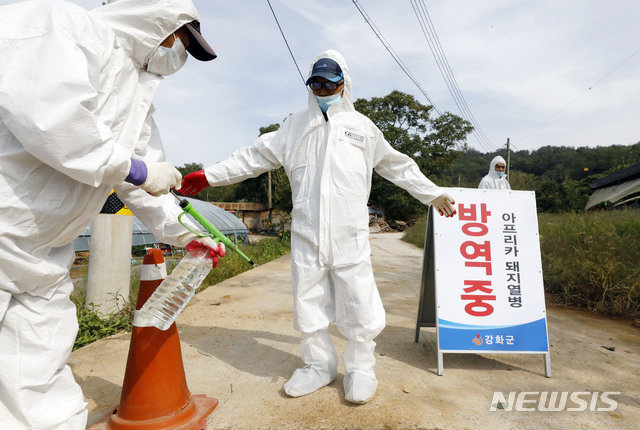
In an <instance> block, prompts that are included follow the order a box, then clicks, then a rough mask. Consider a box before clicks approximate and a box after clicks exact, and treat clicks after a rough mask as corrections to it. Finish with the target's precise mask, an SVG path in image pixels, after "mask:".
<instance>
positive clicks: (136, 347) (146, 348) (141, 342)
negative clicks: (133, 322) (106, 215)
mask: <svg viewBox="0 0 640 430" xmlns="http://www.w3.org/2000/svg"><path fill="white" fill-rule="evenodd" d="M166 275H167V271H166V269H165V265H164V257H163V255H162V251H161V250H159V249H150V250H149V251H147V255H145V256H144V260H143V266H142V272H141V274H140V291H139V292H138V302H137V303H136V309H137V310H139V309H140V308H141V307H142V305H143V304H144V303H145V302H146V301H147V299H148V298H149V296H151V294H152V293H153V292H154V291H155V289H156V288H157V287H158V285H160V283H161V282H162V280H163V279H164V278H165V277H166ZM216 406H218V400H217V399H212V398H209V397H207V396H205V395H204V394H198V395H194V396H192V395H191V393H190V392H189V388H188V387H187V381H186V379H185V375H184V367H183V364H182V352H181V351H180V339H179V338H178V331H177V329H176V325H175V323H174V324H172V325H171V327H169V329H168V330H166V331H162V330H159V329H157V328H155V327H133V330H132V333H131V344H130V346H129V358H128V359H127V369H126V371H125V375H124V382H123V384H122V394H121V396H120V405H119V406H118V408H117V409H115V410H114V411H113V412H112V413H110V414H107V415H106V416H105V417H104V418H103V419H102V420H101V421H100V422H98V423H96V424H94V425H93V426H91V427H90V429H95V430H106V429H110V430H125V429H136V430H161V429H181V430H204V429H205V427H206V425H207V422H206V418H207V416H208V415H209V414H210V413H211V412H212V411H213V410H214V409H215V407H216Z"/></svg>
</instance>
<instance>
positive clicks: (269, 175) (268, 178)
mask: <svg viewBox="0 0 640 430" xmlns="http://www.w3.org/2000/svg"><path fill="white" fill-rule="evenodd" d="M267 183H268V184H269V185H268V190H269V197H268V203H267V210H268V211H269V219H271V170H269V172H268V176H267Z"/></svg>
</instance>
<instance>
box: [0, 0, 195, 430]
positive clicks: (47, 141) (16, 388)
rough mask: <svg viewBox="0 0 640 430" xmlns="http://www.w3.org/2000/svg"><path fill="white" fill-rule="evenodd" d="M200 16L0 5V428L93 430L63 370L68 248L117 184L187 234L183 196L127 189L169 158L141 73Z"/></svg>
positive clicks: (158, 228)
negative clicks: (136, 163) (134, 169)
mask: <svg viewBox="0 0 640 430" xmlns="http://www.w3.org/2000/svg"><path fill="white" fill-rule="evenodd" d="M195 19H197V14H196V10H195V7H194V6H193V4H192V3H191V1H190V0H157V1H149V0H127V1H117V2H114V3H111V4H109V5H107V6H103V7H100V8H98V9H96V10H93V11H90V12H87V11H86V10H84V9H82V8H80V7H78V6H75V5H73V4H70V3H66V2H59V1H51V0H41V1H29V2H21V3H15V4H11V5H8V6H3V7H0V55H1V57H2V73H0V195H1V196H2V198H1V199H0V428H2V429H20V428H35V429H50V428H84V422H85V420H86V410H85V409H84V408H85V403H84V399H83V395H82V391H81V389H80V387H79V386H78V385H77V384H76V383H75V381H74V379H73V376H72V374H71V370H70V369H69V367H68V366H67V365H66V364H65V363H66V360H67V358H68V356H69V353H70V352H71V348H72V346H73V342H74V339H75V335H76V332H77V327H78V324H77V320H76V315H75V307H74V306H73V304H72V303H71V301H70V300H69V295H70V293H71V291H72V290H73V285H72V283H71V281H70V279H69V272H68V269H69V267H70V265H71V263H72V262H73V261H74V257H75V254H74V250H73V247H72V244H71V242H72V241H73V240H74V239H75V238H76V237H77V236H78V235H79V234H80V233H81V232H82V230H83V229H84V228H85V226H86V225H87V224H89V223H90V222H91V221H92V219H93V218H94V216H95V215H96V214H97V213H98V212H99V211H100V209H101V207H102V205H103V204H104V202H105V200H106V198H107V196H108V195H109V192H110V190H111V188H115V190H116V192H117V194H118V196H119V197H120V198H121V199H122V200H123V201H124V203H125V204H126V205H127V206H128V207H129V208H131V209H132V210H133V212H134V213H135V214H136V215H137V216H138V217H139V218H140V219H141V220H142V221H143V222H144V223H145V224H146V225H147V226H149V228H150V229H151V230H152V231H153V233H154V234H155V236H156V237H157V238H158V239H159V240H161V241H164V242H167V243H173V244H176V243H177V242H176V241H177V238H178V237H179V236H180V235H182V234H184V233H185V231H186V230H185V229H184V228H183V227H182V226H181V225H180V224H179V223H178V222H177V215H178V214H179V213H180V212H181V209H180V208H179V207H178V206H177V205H176V204H175V203H174V201H173V197H172V196H170V195H164V196H162V197H152V196H150V195H149V194H147V193H146V192H144V191H143V190H141V189H139V188H138V187H135V186H133V185H131V184H128V183H125V182H123V181H124V179H125V177H126V176H127V174H128V172H129V168H130V164H131V161H130V158H131V157H135V158H138V159H141V160H143V161H145V162H147V163H149V162H157V161H162V160H164V151H163V148H162V143H161V142H160V139H159V135H158V130H157V128H156V126H155V124H154V122H153V118H152V113H153V106H152V105H151V101H152V99H153V96H154V94H155V91H156V89H157V87H158V85H159V83H160V81H161V80H162V78H161V77H160V76H158V75H154V74H151V73H148V72H146V71H144V67H145V62H146V60H147V58H148V57H149V56H150V54H151V53H152V52H153V51H154V50H155V49H156V47H157V46H158V45H159V44H160V42H162V40H164V39H165V38H166V37H167V36H168V35H170V34H171V33H173V32H174V31H175V30H176V29H178V28H179V27H181V26H182V25H183V24H185V23H187V22H190V21H193V20H195Z"/></svg>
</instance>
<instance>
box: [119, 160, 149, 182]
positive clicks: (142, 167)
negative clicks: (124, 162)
mask: <svg viewBox="0 0 640 430" xmlns="http://www.w3.org/2000/svg"><path fill="white" fill-rule="evenodd" d="M124 180H125V182H129V183H130V184H133V185H138V186H139V185H142V184H144V181H146V180H147V165H146V164H145V163H144V161H142V160H137V159H135V158H132V159H131V168H130V169H129V175H128V176H127V177H126V178H124Z"/></svg>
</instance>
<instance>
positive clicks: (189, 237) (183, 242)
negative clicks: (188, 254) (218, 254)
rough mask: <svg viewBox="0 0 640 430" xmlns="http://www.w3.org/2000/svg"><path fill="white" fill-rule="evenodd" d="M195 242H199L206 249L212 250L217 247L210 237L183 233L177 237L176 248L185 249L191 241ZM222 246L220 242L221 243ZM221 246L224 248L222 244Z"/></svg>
mask: <svg viewBox="0 0 640 430" xmlns="http://www.w3.org/2000/svg"><path fill="white" fill-rule="evenodd" d="M194 240H195V241H196V242H200V243H201V244H203V245H204V246H206V247H207V248H213V249H217V248H218V245H216V243H215V242H214V240H213V239H211V237H202V236H198V235H197V234H195V233H191V232H189V233H185V234H182V235H180V236H178V246H180V247H182V248H185V247H186V246H187V245H188V244H190V243H191V242H193V241H194ZM221 244H222V242H221ZM222 246H224V244H222Z"/></svg>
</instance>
